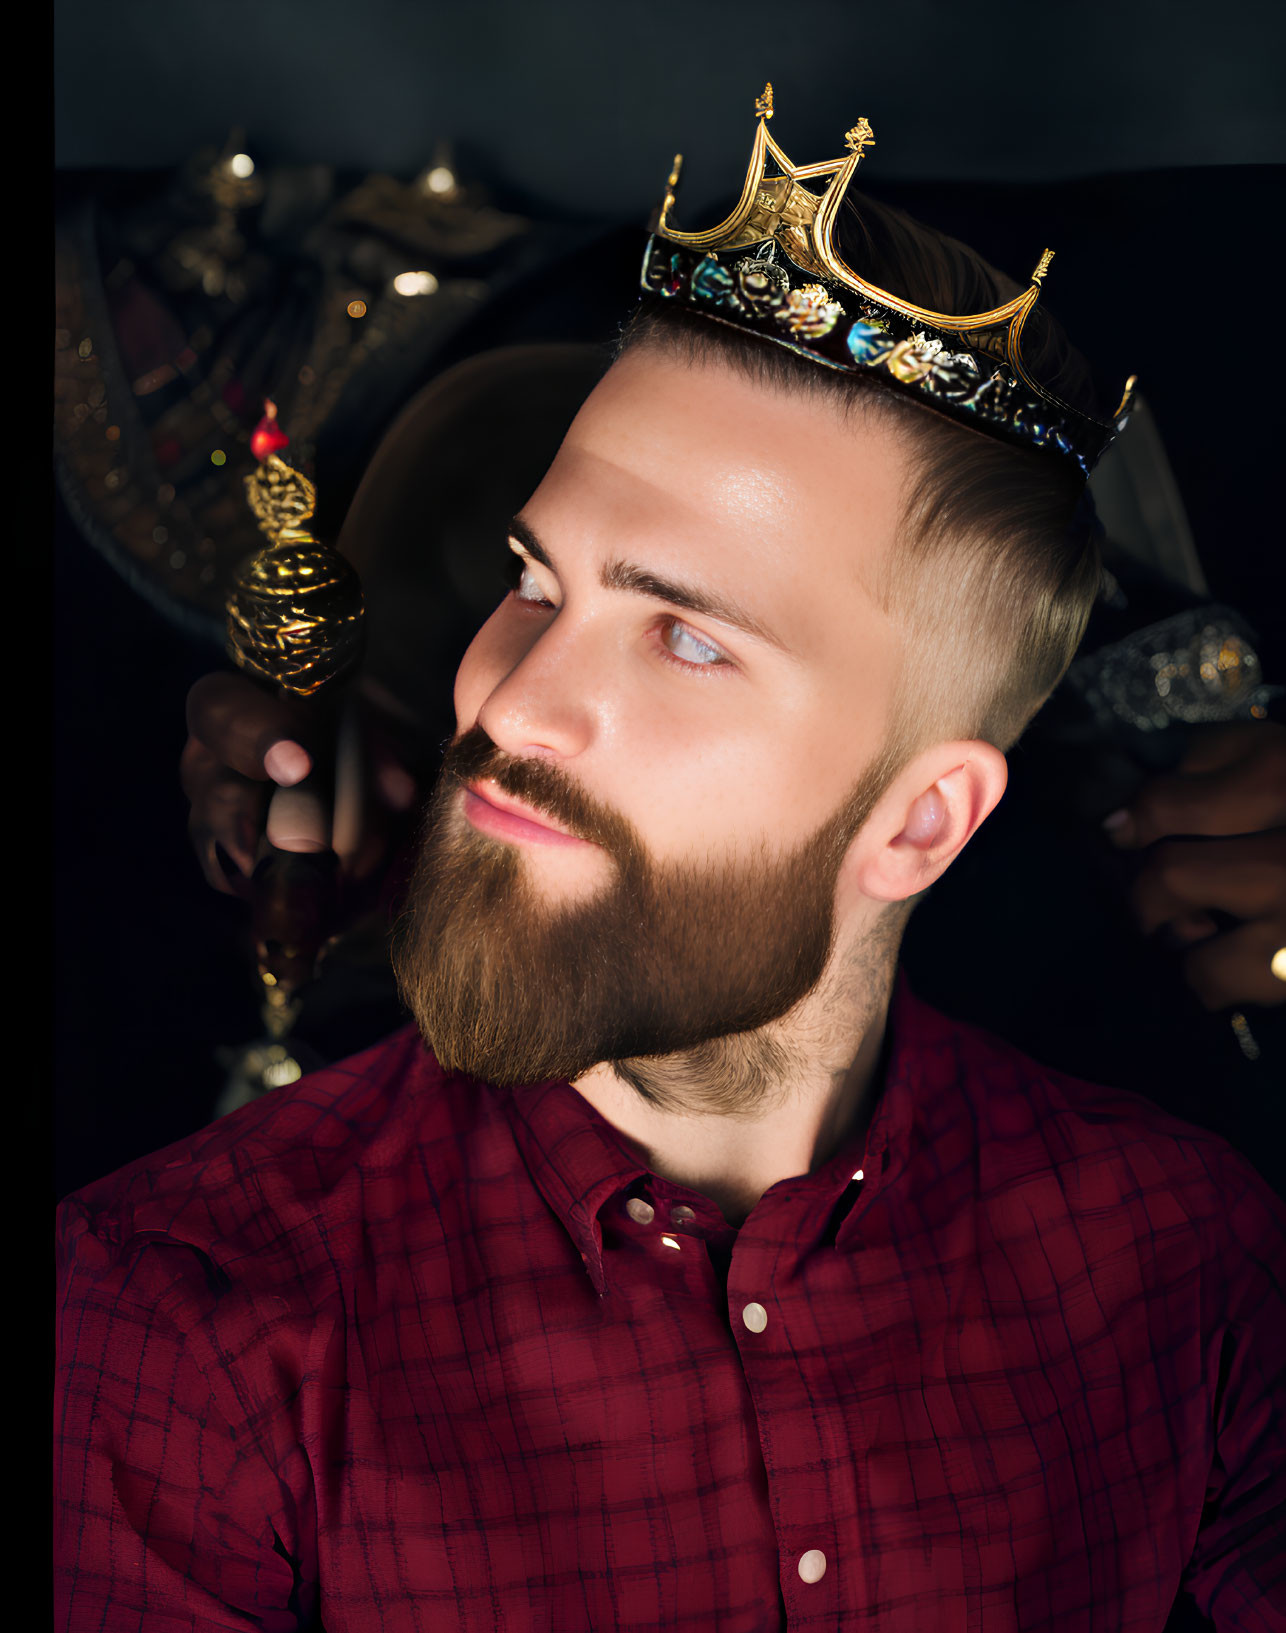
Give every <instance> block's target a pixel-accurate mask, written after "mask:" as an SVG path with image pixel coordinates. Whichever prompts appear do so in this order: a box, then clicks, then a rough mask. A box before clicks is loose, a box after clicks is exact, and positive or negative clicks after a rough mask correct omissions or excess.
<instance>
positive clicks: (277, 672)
mask: <svg viewBox="0 0 1286 1633" xmlns="http://www.w3.org/2000/svg"><path fill="white" fill-rule="evenodd" d="M246 497H247V499H248V500H249V502H250V508H251V509H252V510H253V511H254V513H255V517H256V519H257V520H258V523H259V527H260V529H261V531H262V532H264V533H265V534H267V536H268V538H269V539H270V540H271V541H272V542H271V544H270V545H269V547H268V548H267V549H266V550H260V551H258V552H256V554H255V555H253V556H250V557H249V558H248V559H247V560H245V561H243V562H242V563H241V565H240V567H238V569H237V571H236V574H235V575H234V578H233V582H232V588H231V590H230V592H229V594H228V601H227V614H228V653H229V656H230V657H231V658H232V660H233V662H234V663H236V664H237V665H238V666H239V667H240V668H242V669H245V670H246V671H248V672H249V673H250V674H252V675H255V676H257V677H258V678H259V679H260V680H265V681H268V682H270V683H271V684H272V685H274V686H280V687H283V688H284V689H285V690H286V691H288V692H291V693H293V694H294V695H295V696H296V697H310V696H312V694H313V693H314V692H318V691H320V690H321V688H322V687H323V686H327V685H330V684H331V683H333V682H334V681H336V680H338V679H340V678H341V677H343V676H344V675H347V674H348V673H349V672H350V671H351V670H352V668H353V667H354V666H355V664H356V663H357V661H358V659H359V658H360V657H361V651H362V644H363V638H364V635H365V605H364V602H363V597H362V586H361V582H360V580H359V579H358V576H357V574H356V572H355V571H354V570H353V568H352V566H351V565H350V564H349V563H348V562H347V561H346V560H345V559H344V557H343V556H341V555H340V554H339V552H338V551H337V550H333V549H331V548H330V546H329V545H325V544H320V543H318V541H317V540H316V539H315V538H314V537H313V536H312V534H311V533H310V532H309V531H308V530H307V528H305V527H304V526H303V523H304V522H306V521H307V520H308V518H309V517H310V516H311V515H312V514H313V511H314V509H315V507H316V502H317V495H316V490H315V489H314V487H313V485H312V483H311V482H309V480H308V479H307V477H305V476H303V475H301V474H300V472H298V471H296V470H294V469H293V468H292V467H291V466H289V465H287V464H286V462H285V460H283V459H282V458H281V457H280V456H279V455H277V454H269V455H268V457H267V458H266V459H264V460H263V461H261V463H260V465H259V468H258V469H257V470H256V471H255V473H254V474H253V475H252V476H248V477H247V478H246Z"/></svg>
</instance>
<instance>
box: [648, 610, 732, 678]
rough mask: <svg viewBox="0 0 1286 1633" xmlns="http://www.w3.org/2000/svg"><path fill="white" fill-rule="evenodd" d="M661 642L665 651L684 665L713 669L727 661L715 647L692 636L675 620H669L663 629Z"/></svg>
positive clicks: (684, 626) (687, 629) (692, 634)
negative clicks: (690, 664) (689, 664)
mask: <svg viewBox="0 0 1286 1633" xmlns="http://www.w3.org/2000/svg"><path fill="white" fill-rule="evenodd" d="M661 642H662V644H663V645H664V646H665V648H666V650H667V651H669V652H672V653H673V654H674V656H675V657H676V658H679V659H681V660H682V661H683V662H684V663H693V664H698V665H701V666H702V667H713V666H715V665H716V664H721V663H726V662H727V661H728V660H727V659H726V658H725V657H724V655H723V653H722V652H720V650H719V648H718V647H717V646H711V644H710V642H709V641H703V640H701V638H700V637H699V636H698V635H696V634H694V633H693V631H692V630H690V629H689V628H688V627H687V626H686V625H685V624H681V623H679V622H678V620H677V619H673V620H671V622H670V623H668V624H667V625H666V627H665V630H664V633H663V634H662V636H661Z"/></svg>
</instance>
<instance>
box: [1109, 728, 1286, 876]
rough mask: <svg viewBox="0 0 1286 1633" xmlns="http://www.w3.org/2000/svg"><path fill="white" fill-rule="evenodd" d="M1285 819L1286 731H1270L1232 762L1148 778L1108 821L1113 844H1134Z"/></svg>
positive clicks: (1253, 829) (1247, 830) (1237, 830)
mask: <svg viewBox="0 0 1286 1633" xmlns="http://www.w3.org/2000/svg"><path fill="white" fill-rule="evenodd" d="M1266 724H1268V725H1270V726H1271V725H1272V724H1274V723H1273V722H1266ZM1256 729H1258V728H1256ZM1118 817H1123V820H1121V821H1117V820H1116V819H1117V818H1118ZM1283 824H1286V733H1283V734H1282V735H1278V734H1276V733H1271V734H1270V735H1268V736H1264V737H1261V738H1260V739H1259V740H1258V744H1257V746H1256V747H1255V748H1253V749H1252V750H1250V751H1249V752H1248V753H1247V754H1246V755H1244V756H1243V757H1242V758H1241V759H1239V760H1237V761H1235V762H1234V763H1232V764H1231V765H1225V766H1222V767H1220V768H1219V769H1217V770H1213V771H1199V772H1181V771H1180V772H1174V773H1171V774H1170V775H1167V776H1157V777H1151V778H1149V779H1148V781H1147V782H1145V783H1144V785H1143V787H1142V788H1141V789H1140V790H1139V792H1138V794H1137V795H1136V796H1135V798H1134V799H1133V800H1132V801H1131V803H1130V804H1129V805H1128V806H1127V807H1125V809H1124V812H1123V813H1122V812H1113V814H1112V816H1111V817H1109V818H1108V819H1107V820H1106V822H1105V824H1104V826H1105V827H1106V828H1107V829H1108V832H1109V836H1110V837H1111V839H1112V842H1113V843H1114V844H1116V845H1118V846H1121V847H1122V848H1125V849H1134V848H1138V847H1141V846H1144V845H1151V844H1155V843H1156V841H1157V840H1159V839H1164V838H1165V837H1167V836H1168V835H1171V834H1210V835H1212V836H1224V835H1230V834H1254V833H1259V832H1261V831H1262V830H1263V829H1265V828H1277V827H1281V826H1282V825H1283Z"/></svg>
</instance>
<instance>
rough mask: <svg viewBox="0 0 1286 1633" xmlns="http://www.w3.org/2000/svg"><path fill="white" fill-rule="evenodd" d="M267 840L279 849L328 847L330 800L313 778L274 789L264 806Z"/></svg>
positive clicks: (322, 849) (317, 849)
mask: <svg viewBox="0 0 1286 1633" xmlns="http://www.w3.org/2000/svg"><path fill="white" fill-rule="evenodd" d="M266 831H267V835H268V843H269V844H270V845H275V846H276V848H277V849H278V850H281V851H324V850H329V849H330V840H331V814H330V802H329V800H327V799H326V797H325V795H324V793H323V792H322V790H320V789H319V788H318V787H317V786H316V785H315V783H314V782H313V781H311V780H308V781H305V782H302V783H298V784H296V786H295V787H293V788H278V789H277V791H276V793H274V794H273V796H272V802H271V804H270V805H269V806H268V822H267V829H266Z"/></svg>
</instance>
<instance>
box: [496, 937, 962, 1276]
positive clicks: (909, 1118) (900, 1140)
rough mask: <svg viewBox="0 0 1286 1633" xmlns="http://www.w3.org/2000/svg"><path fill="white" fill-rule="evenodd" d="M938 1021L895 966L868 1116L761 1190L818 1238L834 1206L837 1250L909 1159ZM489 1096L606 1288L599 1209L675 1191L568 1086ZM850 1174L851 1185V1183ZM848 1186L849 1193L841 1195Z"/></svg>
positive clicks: (854, 1237) (803, 1235)
mask: <svg viewBox="0 0 1286 1633" xmlns="http://www.w3.org/2000/svg"><path fill="white" fill-rule="evenodd" d="M937 1020H938V1017H937V1016H935V1015H934V1013H933V1011H932V1010H930V1009H929V1008H928V1007H927V1006H926V1005H924V1004H923V1003H921V1002H920V1000H919V999H918V998H916V997H915V995H914V994H913V993H912V991H911V989H910V986H909V985H908V983H907V979H906V974H905V972H904V971H903V970H902V969H901V968H899V969H898V972H897V976H896V979H895V981H894V986H893V993H892V996H891V999H890V1003H889V1010H888V1019H887V1022H886V1031H885V1045H884V1049H883V1052H882V1058H883V1060H884V1062H885V1066H884V1076H883V1081H882V1084H881V1086H880V1090H879V1095H878V1098H877V1100H876V1103H875V1106H874V1109H873V1111H872V1112H871V1114H870V1115H869V1117H867V1118H865V1119H864V1120H863V1126H861V1127H860V1128H858V1129H857V1130H856V1131H855V1132H854V1133H853V1134H852V1135H851V1136H850V1137H849V1138H848V1139H847V1140H845V1141H844V1143H843V1144H842V1146H841V1147H840V1149H839V1150H838V1151H837V1152H836V1153H835V1155H834V1156H833V1157H831V1158H830V1159H829V1160H828V1161H827V1162H825V1163H823V1164H822V1166H821V1167H820V1168H817V1169H814V1171H813V1172H812V1173H811V1174H802V1175H800V1176H798V1177H797V1178H793V1179H788V1180H782V1181H779V1182H778V1184H776V1185H774V1186H773V1187H772V1188H771V1190H770V1192H769V1193H768V1195H770V1196H772V1197H773V1198H774V1199H775V1200H776V1201H785V1202H787V1203H788V1204H790V1205H792V1206H796V1207H798V1208H799V1209H801V1210H806V1213H807V1215H808V1217H809V1218H810V1219H812V1220H814V1221H815V1222H816V1223H817V1226H818V1231H817V1234H819V1235H820V1234H821V1232H822V1231H823V1230H824V1229H825V1224H826V1221H828V1220H830V1219H831V1218H832V1216H833V1215H834V1214H835V1213H836V1210H837V1208H840V1209H841V1211H842V1218H840V1219H839V1221H838V1229H837V1231H836V1234H835V1238H834V1244H833V1245H834V1247H835V1248H837V1249H838V1250H839V1251H840V1252H849V1251H851V1250H852V1249H853V1248H854V1247H855V1246H856V1245H857V1243H858V1232H857V1231H856V1229H855V1228H854V1227H855V1223H856V1219H857V1217H858V1216H860V1215H861V1214H863V1213H865V1212H866V1211H867V1209H868V1208H870V1207H871V1206H872V1205H873V1203H874V1202H875V1200H876V1198H877V1197H879V1196H880V1195H881V1194H882V1193H886V1192H887V1191H888V1190H889V1189H890V1188H891V1187H892V1186H893V1185H895V1184H896V1183H897V1180H898V1179H899V1177H900V1175H901V1174H902V1173H903V1171H904V1170H905V1168H906V1165H907V1162H908V1161H909V1159H910V1156H911V1152H912V1148H913V1138H914V1134H915V1127H916V1101H917V1099H918V1097H919V1091H920V1087H921V1083H922V1070H921V1067H922V1059H921V1057H922V1051H923V1047H924V1042H925V1036H924V1035H925V1032H926V1028H928V1029H930V1030H932V1028H933V1023H934V1022H935V1021H937ZM939 1024H940V1023H939ZM497 1092H504V1093H507V1094H508V1096H509V1099H510V1106H511V1108H512V1118H511V1121H512V1126H513V1129H514V1134H515V1138H516V1140H517V1143H518V1147H519V1151H520V1153H521V1155H522V1158H523V1161H524V1162H525V1164H526V1166H527V1168H528V1171H529V1172H530V1174H531V1177H532V1180H533V1182H534V1183H535V1185H536V1187H537V1189H538V1190H539V1191H540V1193H541V1195H542V1196H543V1197H544V1198H545V1200H546V1202H548V1203H549V1205H550V1207H551V1208H552V1209H553V1210H554V1212H555V1214H556V1215H557V1216H558V1218H559V1219H560V1220H561V1221H562V1223H563V1225H564V1227H565V1228H566V1230H567V1232H568V1234H569V1235H570V1237H571V1238H572V1241H573V1242H574V1243H575V1245H576V1248H577V1250H578V1251H579V1253H580V1255H581V1259H582V1261H583V1263H584V1265H585V1268H586V1271H587V1272H588V1274H589V1276H590V1279H591V1281H592V1282H593V1283H594V1287H595V1289H596V1291H597V1292H598V1293H599V1294H600V1295H602V1294H603V1293H604V1292H605V1291H606V1276H605V1273H604V1266H603V1231H602V1225H601V1222H600V1217H599V1216H600V1214H601V1213H602V1210H603V1209H604V1208H605V1207H606V1206H608V1204H610V1203H612V1202H613V1200H614V1199H616V1198H619V1197H623V1195H624V1193H625V1192H627V1191H629V1190H630V1189H631V1188H632V1187H634V1188H637V1187H638V1186H639V1184H640V1182H645V1183H646V1184H648V1185H650V1186H652V1187H654V1188H655V1189H656V1190H657V1192H658V1193H664V1194H665V1195H667V1196H669V1195H670V1194H671V1193H674V1194H675V1195H678V1194H679V1193H680V1192H682V1187H676V1186H675V1185H674V1184H673V1183H672V1182H671V1181H669V1180H666V1179H663V1178H661V1176H659V1175H657V1174H654V1173H652V1171H651V1170H650V1169H649V1168H648V1166H647V1164H646V1163H645V1162H644V1161H643V1160H642V1159H641V1158H640V1157H639V1156H638V1155H637V1154H636V1153H635V1152H633V1151H632V1150H631V1149H630V1147H629V1145H628V1143H627V1142H626V1140H625V1138H624V1137H623V1136H622V1135H621V1134H619V1133H618V1132H617V1130H616V1129H614V1128H613V1127H612V1125H611V1124H610V1123H609V1122H608V1121H607V1119H606V1118H605V1117H603V1115H602V1114H601V1113H600V1112H599V1111H598V1110H597V1109H596V1108H595V1107H594V1106H592V1105H591V1104H590V1103H589V1101H588V1100H586V1099H585V1098H584V1096H583V1095H581V1094H580V1093H578V1092H577V1090H576V1089H574V1088H573V1087H572V1085H571V1084H570V1083H568V1082H566V1081H555V1082H549V1083H541V1084H536V1085H534V1086H532V1087H525V1088H517V1089H512V1090H508V1091H497ZM859 1171H860V1172H861V1174H862V1178H861V1179H860V1180H858V1179H857V1178H856V1175H857V1173H858V1172H859ZM850 1187H851V1188H852V1194H851V1196H847V1197H846V1193H848V1192H849V1190H850ZM683 1194H684V1195H685V1196H686V1195H687V1193H686V1192H683ZM845 1203H846V1204H847V1205H844V1204H845ZM842 1205H843V1206H842ZM773 1211H774V1212H775V1211H776V1210H775V1209H774V1210H773ZM757 1212H758V1209H756V1212H752V1213H751V1215H750V1217H749V1219H748V1220H747V1221H746V1223H745V1225H743V1226H742V1230H743V1231H745V1230H754V1229H755V1228H757V1227H756V1213H757ZM766 1221H767V1214H765V1223H766ZM801 1224H802V1220H801ZM792 1234H795V1233H794V1231H792ZM813 1237H814V1232H813V1231H811V1230H808V1229H807V1227H806V1226H804V1228H802V1229H801V1230H800V1231H799V1233H798V1239H799V1240H801V1241H802V1240H805V1239H813Z"/></svg>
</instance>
